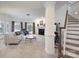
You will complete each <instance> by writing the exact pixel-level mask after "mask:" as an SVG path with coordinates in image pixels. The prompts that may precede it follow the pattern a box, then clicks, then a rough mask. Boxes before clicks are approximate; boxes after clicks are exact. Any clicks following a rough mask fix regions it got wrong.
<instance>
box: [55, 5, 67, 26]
mask: <svg viewBox="0 0 79 59" xmlns="http://www.w3.org/2000/svg"><path fill="white" fill-rule="evenodd" d="M59 7H60V6H59ZM66 10H67V4H64V5H63V6H61V7H60V8H58V9H56V10H55V13H56V17H55V18H56V21H55V22H60V23H61V24H60V26H61V27H64V21H65V16H66Z"/></svg>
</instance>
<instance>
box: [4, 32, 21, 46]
mask: <svg viewBox="0 0 79 59" xmlns="http://www.w3.org/2000/svg"><path fill="white" fill-rule="evenodd" d="M4 38H5V44H6V45H7V44H9V45H17V44H19V43H20V41H21V40H22V37H21V35H18V36H16V34H15V33H14V32H12V33H9V34H5V36H4Z"/></svg>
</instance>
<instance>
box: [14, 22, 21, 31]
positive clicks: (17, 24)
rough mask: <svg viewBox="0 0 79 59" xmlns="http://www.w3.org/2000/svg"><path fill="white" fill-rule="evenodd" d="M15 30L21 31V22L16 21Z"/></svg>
mask: <svg viewBox="0 0 79 59" xmlns="http://www.w3.org/2000/svg"><path fill="white" fill-rule="evenodd" d="M14 27H15V28H14V31H15V32H16V31H20V30H21V25H20V22H15V24H14Z"/></svg>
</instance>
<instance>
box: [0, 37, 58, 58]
mask: <svg viewBox="0 0 79 59" xmlns="http://www.w3.org/2000/svg"><path fill="white" fill-rule="evenodd" d="M44 40H45V39H44V36H37V39H36V40H32V41H31V42H30V41H29V40H22V41H21V42H20V44H19V45H7V46H5V45H4V40H0V58H56V57H57V51H55V52H56V54H55V55H48V54H46V52H45V50H44V42H45V41H44Z"/></svg>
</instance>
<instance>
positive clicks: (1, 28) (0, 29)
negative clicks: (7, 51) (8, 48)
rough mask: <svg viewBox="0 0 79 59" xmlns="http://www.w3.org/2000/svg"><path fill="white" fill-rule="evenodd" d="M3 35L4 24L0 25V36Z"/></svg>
mask: <svg viewBox="0 0 79 59" xmlns="http://www.w3.org/2000/svg"><path fill="white" fill-rule="evenodd" d="M3 33H4V24H3V23H0V34H3Z"/></svg>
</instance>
